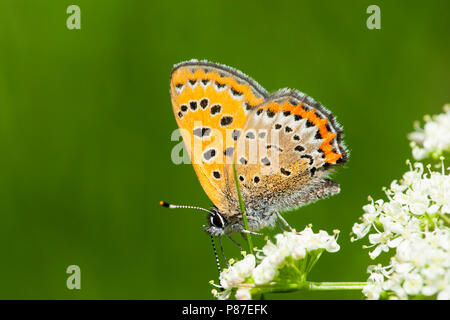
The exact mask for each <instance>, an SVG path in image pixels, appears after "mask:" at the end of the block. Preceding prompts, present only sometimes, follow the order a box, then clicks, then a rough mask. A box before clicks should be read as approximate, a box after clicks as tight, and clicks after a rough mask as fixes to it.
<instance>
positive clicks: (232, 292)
mask: <svg viewBox="0 0 450 320" xmlns="http://www.w3.org/2000/svg"><path fill="white" fill-rule="evenodd" d="M338 234H339V232H338V231H335V232H334V234H333V235H329V234H328V233H327V232H325V231H319V232H318V233H314V232H313V231H312V229H311V227H306V228H305V229H304V230H303V231H301V232H296V231H295V230H293V231H291V232H284V233H280V234H277V235H276V236H275V241H274V242H272V241H270V240H268V241H267V244H266V245H265V246H264V247H263V248H262V249H261V250H258V249H255V251H256V256H255V255H253V254H248V255H245V256H244V258H243V259H242V260H240V261H238V262H236V263H234V264H232V265H231V266H230V267H229V268H227V269H224V270H223V271H222V272H221V274H220V286H219V285H215V286H216V287H219V288H220V289H222V291H220V292H219V291H218V290H217V289H214V290H213V294H214V296H215V297H216V298H218V299H229V298H233V297H234V298H236V299H245V300H247V299H251V298H252V297H259V296H260V295H261V294H262V293H265V292H277V291H285V290H286V288H297V289H298V288H300V287H302V286H303V285H305V286H307V282H306V277H307V275H308V273H309V272H310V271H311V269H312V267H313V266H314V264H315V263H316V262H317V260H318V259H319V258H320V255H321V254H322V253H323V252H324V251H328V252H337V251H338V250H339V245H338V244H337V242H336V239H337V236H338Z"/></svg>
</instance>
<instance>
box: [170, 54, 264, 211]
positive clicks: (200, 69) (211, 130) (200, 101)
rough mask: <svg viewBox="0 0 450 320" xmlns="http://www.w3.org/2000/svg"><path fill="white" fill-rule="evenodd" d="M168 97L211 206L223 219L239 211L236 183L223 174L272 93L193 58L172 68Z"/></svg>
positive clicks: (236, 73) (225, 69) (230, 71)
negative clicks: (249, 124)
mask: <svg viewBox="0 0 450 320" xmlns="http://www.w3.org/2000/svg"><path fill="white" fill-rule="evenodd" d="M170 95H171V100H172V106H173V112H174V114H175V118H176V121H177V124H178V127H179V128H180V130H181V135H182V137H183V140H184V143H185V146H186V150H187V152H188V153H189V156H190V159H191V162H192V165H193V167H194V170H195V173H196V174H197V177H198V179H199V181H200V184H201V185H202V187H203V189H204V190H205V192H206V194H207V195H208V197H209V198H210V199H211V201H212V202H213V204H214V205H215V206H216V207H217V208H218V209H219V211H220V212H222V213H223V214H225V215H227V214H228V215H231V214H234V213H237V211H239V210H238V208H239V205H238V202H237V198H236V192H235V183H234V180H232V181H230V178H229V177H228V175H226V172H225V168H224V167H225V163H226V162H227V161H228V163H231V161H232V160H233V153H234V149H235V147H236V140H237V139H238V138H239V135H240V132H241V130H242V128H243V126H244V124H245V122H246V119H247V115H248V114H249V113H250V112H251V111H252V110H253V109H254V108H255V107H256V106H258V105H260V104H261V103H263V102H264V100H265V99H266V98H267V97H268V93H267V92H266V90H265V89H264V88H262V87H261V86H260V85H259V84H258V83H256V82H255V81H254V80H252V79H250V78H249V77H247V76H246V75H245V74H243V73H242V72H240V71H238V70H235V69H232V68H230V67H227V66H224V65H219V64H214V63H211V62H207V61H197V60H191V61H187V62H183V63H180V64H178V65H176V66H175V67H174V69H173V70H172V75H171V79H170Z"/></svg>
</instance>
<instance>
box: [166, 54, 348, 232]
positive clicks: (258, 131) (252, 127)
mask: <svg viewBox="0 0 450 320" xmlns="http://www.w3.org/2000/svg"><path fill="white" fill-rule="evenodd" d="M170 96H171V100H172V106H173V112H174V115H175V118H176V121H177V124H178V127H179V129H180V132H181V135H182V137H183V140H184V144H185V147H186V151H187V152H188V153H189V156H190V159H191V162H192V166H193V168H194V170H195V173H196V174H197V177H198V180H199V181H200V184H201V186H202V187H203V189H204V191H205V193H206V194H207V196H208V197H209V198H210V200H211V201H212V203H213V204H214V207H213V208H212V209H211V210H207V209H203V208H198V207H190V206H177V205H171V204H168V203H166V202H161V205H163V206H166V207H169V208H197V209H200V210H204V211H207V212H208V213H209V217H208V225H205V226H204V229H205V231H206V232H207V233H209V234H210V235H211V236H222V235H231V234H234V233H254V232H255V231H257V230H259V229H261V228H264V227H267V226H273V225H274V224H275V223H276V221H277V217H278V218H280V219H282V221H284V222H285V220H284V219H283V218H282V216H281V215H280V212H284V211H289V210H293V209H296V208H299V207H301V206H303V205H306V204H308V203H311V202H314V201H316V200H319V199H322V198H326V197H329V196H332V195H334V194H337V193H339V191H340V187H339V184H338V183H336V182H334V181H331V180H329V179H327V176H329V174H330V173H331V172H332V171H333V170H334V169H335V168H336V167H338V166H340V165H342V164H343V163H345V162H346V161H347V159H348V151H347V149H346V147H345V145H344V143H343V141H342V128H341V126H340V125H339V124H338V123H337V122H336V120H335V117H334V116H333V115H332V114H331V112H330V111H328V110H327V109H326V108H325V107H324V106H322V105H321V104H320V103H318V102H316V101H315V100H314V99H312V98H311V97H308V96H307V95H305V94H303V93H301V92H300V91H298V90H292V89H280V90H278V91H276V92H275V93H272V94H269V93H268V92H267V91H266V90H265V89H264V88H263V87H262V86H260V85H259V84H258V83H257V82H256V81H254V80H253V79H251V78H250V77H248V76H247V75H245V74H244V73H242V72H241V71H238V70H236V69H233V68H231V67H228V66H226V65H221V64H216V63H212V62H208V61H206V60H202V61H198V60H190V61H186V62H182V63H179V64H177V65H175V66H174V68H173V70H172V73H171V77H170ZM252 146H253V147H252ZM255 146H256V147H255ZM233 166H235V170H236V176H237V177H238V180H239V185H240V189H241V194H242V200H243V203H244V205H245V212H246V215H247V219H248V229H249V230H247V229H244V226H243V218H242V212H241V210H240V206H239V198H238V193H237V188H236V181H235V175H234V169H233Z"/></svg>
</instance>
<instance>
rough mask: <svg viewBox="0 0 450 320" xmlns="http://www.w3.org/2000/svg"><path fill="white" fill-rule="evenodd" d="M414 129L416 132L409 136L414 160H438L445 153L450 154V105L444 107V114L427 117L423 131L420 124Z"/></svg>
mask: <svg viewBox="0 0 450 320" xmlns="http://www.w3.org/2000/svg"><path fill="white" fill-rule="evenodd" d="M414 127H415V131H414V132H412V133H410V134H409V136H408V138H409V139H410V140H411V147H412V154H413V157H414V159H416V160H422V159H425V158H428V157H430V156H431V157H433V158H435V159H437V158H439V157H440V156H441V155H442V153H443V152H450V105H445V106H444V113H441V114H439V115H435V116H433V117H430V116H426V117H425V125H424V128H423V129H422V128H420V127H419V124H418V123H416V124H415V125H414Z"/></svg>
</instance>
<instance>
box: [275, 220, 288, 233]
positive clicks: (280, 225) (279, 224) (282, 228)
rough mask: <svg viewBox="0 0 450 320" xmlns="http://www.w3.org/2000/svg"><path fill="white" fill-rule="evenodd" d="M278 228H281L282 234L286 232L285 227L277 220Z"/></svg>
mask: <svg viewBox="0 0 450 320" xmlns="http://www.w3.org/2000/svg"><path fill="white" fill-rule="evenodd" d="M276 222H277V226H278V227H279V228H280V230H281V232H285V231H286V229H285V228H284V227H283V225H282V224H281V223H280V221H278V220H276Z"/></svg>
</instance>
